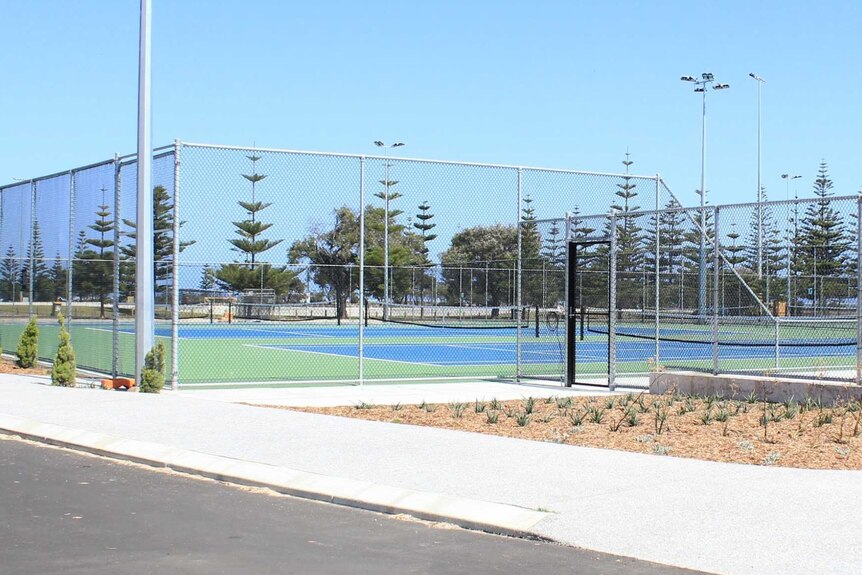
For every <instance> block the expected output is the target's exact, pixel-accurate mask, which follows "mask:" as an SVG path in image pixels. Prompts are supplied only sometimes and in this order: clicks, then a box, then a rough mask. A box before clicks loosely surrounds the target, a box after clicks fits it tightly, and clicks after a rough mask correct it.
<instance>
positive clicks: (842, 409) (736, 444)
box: [263, 394, 862, 469]
mask: <svg viewBox="0 0 862 575" xmlns="http://www.w3.org/2000/svg"><path fill="white" fill-rule="evenodd" d="M569 401H571V403H569ZM609 401H610V398H609V397H607V396H604V397H579V398H571V399H570V400H569V398H552V399H550V400H545V399H544V398H539V399H535V400H534V405H533V406H532V413H530V414H526V413H525V411H526V410H527V409H528V407H529V406H528V405H527V403H528V399H527V398H525V399H522V400H518V401H505V402H499V406H497V409H491V406H490V404H489V402H484V403H483V402H480V404H479V407H480V408H483V409H484V411H480V412H477V411H476V409H477V408H476V403H475V402H473V403H465V404H461V406H459V404H455V403H450V404H437V405H425V404H423V405H419V406H417V405H403V406H389V405H386V406H369V405H367V404H359V405H356V406H351V407H323V408H291V407H280V406H263V407H273V408H279V409H294V410H296V411H304V412H309V413H319V414H325V415H335V416H341V417H356V418H360V419H368V420H374V421H386V422H391V423H403V424H408V425H425V426H431V427H443V428H447V429H455V430H460V431H469V432H476V433H490V434H494V435H504V436H508V437H517V438H520V439H529V440H536V441H550V442H556V443H565V444H568V445H581V446H588V447H597V448H602V449H617V450H623V451H634V452H639V453H651V454H657V455H669V456H675V457H689V458H695V459H704V460H709V461H722V462H729V463H746V464H753V465H776V466H781V467H798V468H810V469H862V403H860V402H855V403H850V404H845V405H839V406H835V407H822V406H818V405H816V404H814V403H809V404H807V405H806V404H795V403H794V404H790V405H784V404H765V403H763V402H756V401H755V402H749V401H746V400H739V401H731V400H723V399H720V398H714V399H713V400H711V401H707V400H705V399H698V398H693V397H691V398H690V397H683V396H670V395H665V396H650V395H646V394H642V395H629V396H617V397H616V398H615V399H614V405H613V407H609V406H608V402H609ZM598 410H604V412H603V413H602V416H601V423H596V422H595V421H594V419H595V418H596V417H597V415H596V412H597V411H598ZM459 411H460V417H459V416H458V412H459ZM682 411H685V412H686V413H682ZM663 412H664V413H666V414H667V416H666V420H665V422H664V424H663V426H662V429H661V432H660V433H659V432H658V426H659V424H660V421H659V420H660V417H661V413H663ZM707 412H709V413H710V417H706V416H705V414H706V413H707ZM489 413H491V414H496V415H497V418H498V419H497V421H496V423H493V422H491V421H489V415H488V414H489ZM632 413H635V414H636V415H635V416H633V415H632ZM764 414H765V415H766V419H767V421H766V426H765V427H764V425H763V417H764ZM526 415H529V417H528V419H526V420H525V419H524V418H525V416H526ZM519 416H520V418H521V422H522V423H524V422H525V421H526V425H523V426H521V425H519V424H518V418H519ZM725 416H726V417H725ZM491 418H493V415H492V416H491ZM579 419H580V420H581V421H580V422H578V420H579ZM621 419H622V420H623V423H621V424H620V423H619V421H620V420H621ZM704 419H706V420H707V422H706V423H705V422H704ZM720 419H725V421H720ZM578 423H579V424H578Z"/></svg>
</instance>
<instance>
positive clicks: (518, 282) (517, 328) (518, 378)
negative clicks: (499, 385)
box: [470, 168, 523, 381]
mask: <svg viewBox="0 0 862 575" xmlns="http://www.w3.org/2000/svg"><path fill="white" fill-rule="evenodd" d="M522 174H523V169H522V168H518V217H517V218H516V219H515V222H516V225H517V226H518V277H517V278H516V279H515V289H516V290H517V293H516V294H515V348H516V354H515V355H516V357H515V381H521V201H522V200H521V193H522V190H521V177H522ZM470 285H471V286H472V285H473V284H472V282H471V283H470Z"/></svg>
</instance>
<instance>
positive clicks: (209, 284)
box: [199, 264, 216, 290]
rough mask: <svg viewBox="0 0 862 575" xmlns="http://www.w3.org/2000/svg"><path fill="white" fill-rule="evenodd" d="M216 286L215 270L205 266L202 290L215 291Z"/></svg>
mask: <svg viewBox="0 0 862 575" xmlns="http://www.w3.org/2000/svg"><path fill="white" fill-rule="evenodd" d="M215 286H216V277H215V270H214V269H213V268H212V266H211V265H209V264H206V265H204V269H203V270H202V271H201V283H200V286H199V287H200V289H202V290H211V289H215Z"/></svg>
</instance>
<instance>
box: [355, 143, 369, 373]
mask: <svg viewBox="0 0 862 575" xmlns="http://www.w3.org/2000/svg"><path fill="white" fill-rule="evenodd" d="M358 323H359V342H358V344H357V345H358V347H357V350H356V354H357V358H358V360H359V385H363V384H364V383H365V357H364V356H365V326H366V325H367V324H368V307H367V306H366V301H365V156H361V157H360V158H359V322H358Z"/></svg>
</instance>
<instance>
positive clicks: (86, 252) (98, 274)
mask: <svg viewBox="0 0 862 575" xmlns="http://www.w3.org/2000/svg"><path fill="white" fill-rule="evenodd" d="M105 191H106V190H105V189H104V188H102V204H100V205H99V206H97V207H96V212H95V214H96V219H95V220H94V222H93V223H92V224H90V225H88V226H87V228H89V229H90V230H92V231H93V232H95V235H94V236H93V237H87V233H86V232H85V231H84V230H81V231H79V232H78V241H77V243H76V245H75V252H74V263H73V264H72V269H73V285H72V288H73V290H74V292H75V294H76V295H77V296H78V297H80V298H81V299H86V300H91V299H96V300H97V301H98V302H99V317H100V318H102V319H104V318H105V317H106V313H105V302H106V300H107V297H108V294H110V293H111V292H112V291H113V289H114V280H113V278H114V236H113V234H114V219H113V217H112V214H111V210H110V207H109V206H108V205H107V204H106V203H105V201H104V193H105ZM130 289H132V290H133V288H130Z"/></svg>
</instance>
